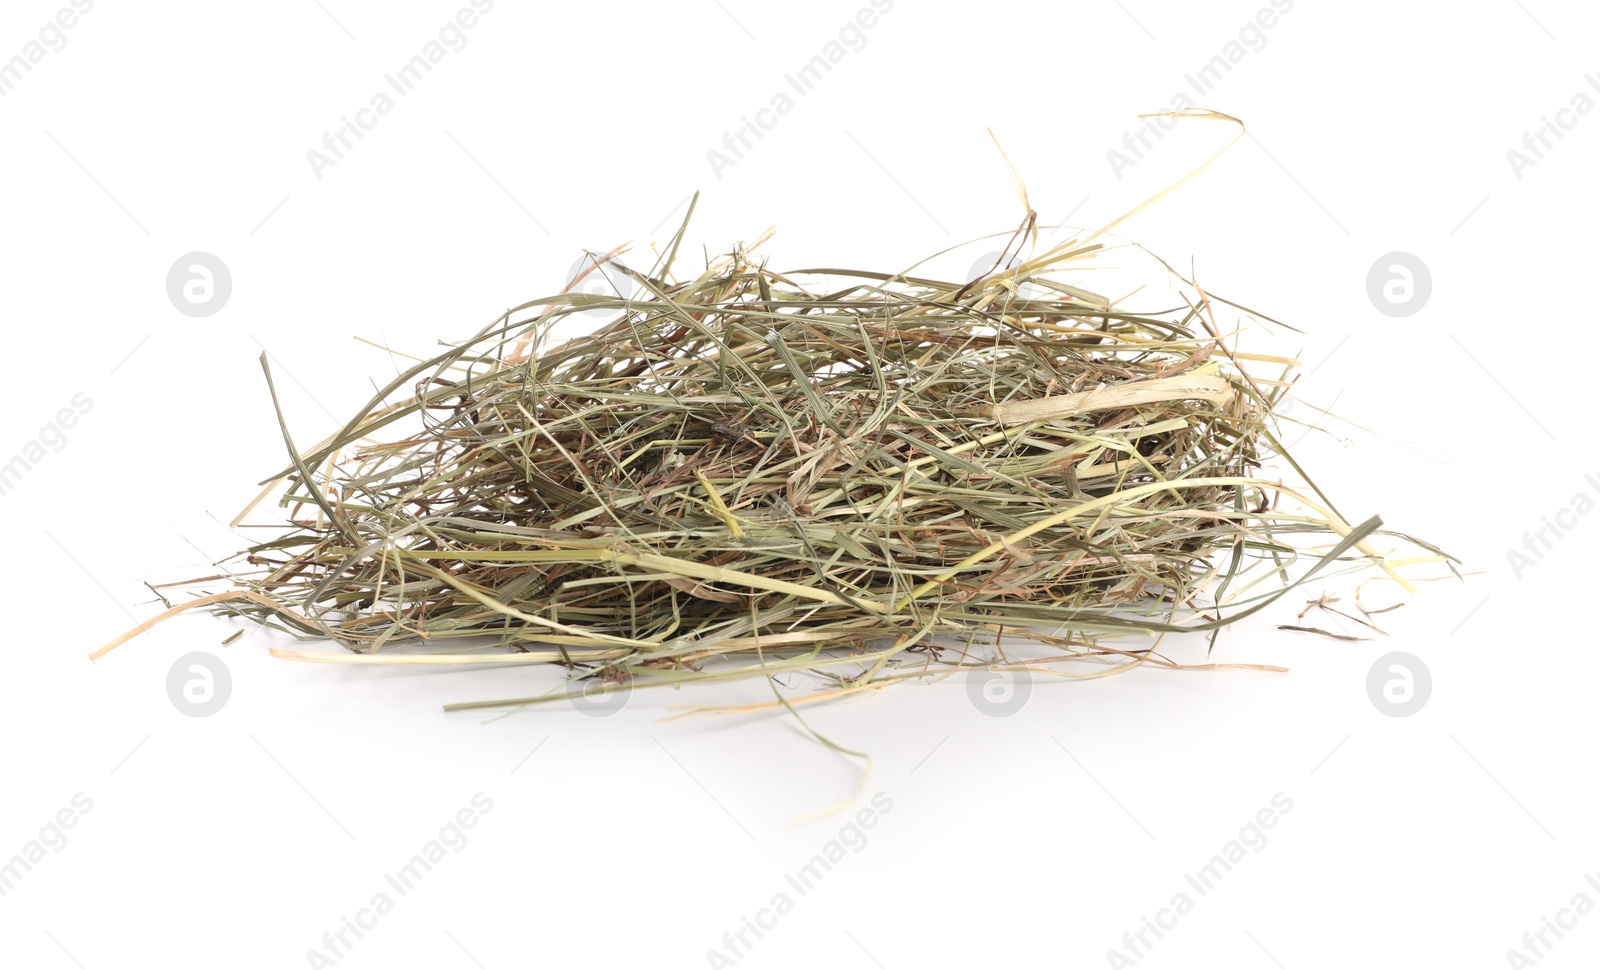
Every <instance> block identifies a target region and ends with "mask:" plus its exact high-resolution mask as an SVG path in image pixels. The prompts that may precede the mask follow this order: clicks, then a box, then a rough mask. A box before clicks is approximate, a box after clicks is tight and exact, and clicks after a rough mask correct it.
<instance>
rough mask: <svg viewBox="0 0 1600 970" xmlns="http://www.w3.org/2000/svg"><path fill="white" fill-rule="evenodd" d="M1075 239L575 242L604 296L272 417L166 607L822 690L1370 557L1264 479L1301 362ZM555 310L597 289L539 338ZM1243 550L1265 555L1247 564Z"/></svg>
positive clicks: (532, 316)
mask: <svg viewBox="0 0 1600 970" xmlns="http://www.w3.org/2000/svg"><path fill="white" fill-rule="evenodd" d="M1031 228H1032V227H1031V224H1030V225H1027V226H1025V227H1024V231H1022V232H1019V234H1018V235H1017V236H1016V237H1014V239H1013V243H1014V244H1015V245H1016V246H1018V247H1020V245H1021V243H1022V241H1023V240H1024V239H1026V238H1027V230H1028V229H1031ZM680 239H681V230H680ZM1100 248H1101V247H1100V245H1099V244H1097V243H1092V242H1087V241H1085V240H1084V239H1082V238H1080V239H1076V240H1073V241H1070V242H1068V243H1065V244H1062V245H1060V246H1057V247H1055V248H1053V249H1051V250H1049V251H1048V252H1045V253H1043V254H1041V255H1039V256H1037V257H1035V258H1031V259H1025V260H1022V259H1019V260H1016V261H1014V262H1013V264H1012V265H1010V267H1009V268H1002V267H1004V266H1006V263H1007V261H1006V260H1001V261H999V262H998V263H997V266H996V268H995V269H994V270H993V271H991V272H990V273H989V274H987V275H984V276H982V277H980V278H979V279H977V280H975V281H972V282H965V283H963V282H949V281H942V280H938V279H931V278H924V277H921V276H917V275H914V274H913V275H905V274H884V273H873V272H854V271H845V270H835V269H830V270H811V271H802V272H797V273H786V274H785V273H777V272H774V271H772V270H770V269H768V268H767V267H766V266H765V265H764V264H763V263H762V262H761V261H759V260H757V259H756V258H755V257H754V256H753V255H752V254H751V253H750V252H749V251H748V250H742V249H741V250H739V251H736V252H734V253H733V254H731V255H729V256H726V257H724V258H722V259H720V260H716V261H713V262H711V263H710V264H709V265H707V266H706V267H705V269H704V271H703V272H700V273H699V274H698V275H697V276H695V277H694V278H693V279H685V280H675V279H674V277H673V276H672V274H671V271H670V268H671V264H672V262H673V256H674V255H675V253H676V246H674V248H673V253H672V254H669V255H668V256H667V257H666V258H664V259H662V260H660V261H658V265H657V266H656V268H655V269H654V270H652V272H651V273H649V274H644V273H637V272H634V271H633V270H629V269H627V268H625V267H624V266H622V265H621V263H620V262H617V261H615V260H612V259H610V258H604V259H601V260H600V261H599V265H600V268H601V270H602V271H603V272H605V273H606V274H608V275H611V276H612V277H613V279H614V280H620V279H621V278H622V276H624V275H625V276H627V277H629V278H630V279H631V280H632V285H631V286H625V287H622V288H621V289H622V290H624V291H631V295H630V297H629V298H627V299H624V298H621V297H606V296H594V295H585V294H582V293H564V294H561V295H558V296H554V297H549V298H545V299H541V300H539V301H537V302H535V303H530V304H527V305H524V306H522V307H519V308H517V309H515V310H512V311H508V312H507V313H506V314H505V315H504V316H503V317H502V318H501V319H499V320H498V321H496V322H495V323H494V324H493V325H492V326H490V327H488V328H487V329H485V330H484V331H483V332H481V333H479V334H478V335H477V336H476V337H474V338H472V339H471V340H468V341H466V342H465V343H462V344H460V345H459V346H455V347H453V348H452V349H450V350H448V351H447V352H445V353H442V354H439V355H438V356H436V357H434V358H432V359H430V360H426V361H423V362H420V363H418V364H416V365H415V366H413V367H411V368H410V369H409V370H407V371H406V372H404V373H403V374H401V375H400V376H399V377H397V378H396V379H395V380H394V381H393V382H392V383H390V384H389V385H388V386H387V387H385V388H383V389H382V390H381V391H380V393H379V394H378V395H377V396H375V397H374V398H373V399H372V401H371V402H370V404H369V405H368V406H367V407H365V408H364V409H363V410H362V412H361V413H360V414H359V415H357V416H356V417H355V418H354V419H352V420H351V421H350V422H349V423H348V424H346V425H345V426H344V427H343V428H342V429H340V430H339V431H338V432H337V433H336V434H334V435H333V436H332V437H331V438H329V439H328V440H327V441H325V442H323V443H322V444H320V445H319V446H317V447H315V448H312V449H309V450H306V451H304V452H301V451H299V450H297V449H296V448H295V447H294V445H293V444H292V442H289V433H288V431H287V429H285V432H284V437H285V441H286V442H289V447H290V452H291V455H292V456H293V462H292V467H290V468H287V469H285V472H284V475H283V477H282V478H280V479H278V480H276V482H277V488H274V486H273V485H269V486H268V488H269V492H271V491H276V490H278V489H279V488H281V490H282V491H281V495H280V498H279V501H280V504H282V505H284V506H286V507H290V508H292V509H294V510H295V511H294V512H293V513H292V516H293V521H294V523H295V524H294V525H292V526H291V527H289V528H288V529H287V530H286V531H285V532H284V533H283V534H282V535H280V536H278V537H277V538H274V539H273V540H271V541H269V542H265V543H262V544H260V545H258V546H255V547H254V548H252V549H250V550H248V553H247V558H248V563H249V565H250V566H252V567H257V568H255V569H253V570H245V569H240V570H237V571H235V572H234V573H233V574H232V575H233V578H234V582H235V583H236V584H237V589H235V590H234V591H232V592H226V593H219V594H215V595H212V596H206V597H201V598H199V599H196V600H193V601H190V602H187V603H184V604H181V605H180V606H177V607H174V608H173V610H171V611H169V613H171V612H177V611H180V610H182V609H186V608H189V607H192V606H196V605H212V606H213V608H214V609H216V610H217V611H218V612H224V613H229V614H235V615H250V616H253V617H255V618H257V619H259V620H261V621H262V622H268V623H271V624H272V625H274V626H278V627H280V628H282V629H286V630H288V631H289V632H292V633H294V634H296V635H298V636H302V637H307V638H327V639H331V640H333V641H336V642H337V643H338V644H340V645H342V646H343V647H344V648H345V650H346V651H347V652H346V653H326V652H324V653H303V652H298V651H280V652H281V653H285V654H288V655H293V656H297V657H299V658H300V659H325V660H340V659H343V660H349V661H353V662H382V661H385V660H393V661H409V662H429V663H458V662H460V663H505V662H534V663H553V664H560V665H564V666H565V667H566V668H567V670H568V671H569V679H570V680H573V681H575V680H578V679H583V678H588V679H592V680H594V681H595V682H598V683H604V684H613V685H621V684H629V685H635V686H636V685H639V684H652V683H656V684H671V683H682V682H685V681H692V680H697V679H698V680H710V679H729V678H736V677H749V676H771V675H773V674H777V673H780V672H784V671H793V670H811V671H818V672H823V673H824V675H825V676H828V677H829V678H831V680H832V682H833V687H834V690H833V692H832V693H834V694H837V693H841V692H850V691H854V690H858V689H861V688H864V687H869V686H878V685H881V684H883V683H885V682H888V681H893V680H897V679H902V678H905V677H912V676H920V675H922V674H923V673H925V671H926V670H927V669H928V668H929V666H930V665H937V664H955V665H986V664H989V663H992V662H995V658H994V657H993V656H989V657H980V656H979V655H978V652H976V651H974V650H973V649H971V646H972V642H973V639H974V638H975V637H987V638H988V639H991V640H992V639H993V638H994V637H996V636H999V635H1001V634H1002V633H1003V634H1004V635H1005V636H1007V637H1010V636H1012V635H1017V636H1019V637H1022V638H1025V639H1029V640H1032V641H1034V642H1035V643H1037V644H1042V645H1043V647H1044V649H1045V653H1044V655H1043V656H1038V655H1035V656H1034V657H1033V658H1032V662H1034V663H1041V662H1049V661H1051V660H1063V659H1080V660H1083V659H1087V660H1091V661H1098V662H1101V663H1107V664H1111V665H1112V666H1114V667H1117V666H1128V665H1134V664H1138V663H1141V662H1160V663H1171V662H1170V661H1167V660H1164V659H1162V658H1160V657H1159V655H1157V654H1155V653H1154V652H1152V650H1151V643H1153V642H1154V641H1155V640H1156V639H1158V638H1159V637H1160V636H1162V635H1164V634H1167V633H1172V632H1185V631H1187V632H1192V631H1215V630H1216V629H1217V628H1219V627H1220V626H1222V625H1223V624H1226V623H1229V622H1232V621H1234V620H1237V619H1239V618H1240V617H1242V616H1245V615H1248V613H1250V612H1252V611H1254V610H1255V609H1259V608H1261V607H1262V606H1264V605H1265V604H1266V603H1267V602H1269V601H1270V600H1271V599H1272V598H1273V597H1275V596H1278V595H1281V594H1282V593H1283V592H1284V591H1286V590H1287V589H1288V588H1290V587H1291V585H1292V577H1297V578H1303V577H1304V576H1305V574H1306V573H1307V570H1308V568H1309V569H1311V570H1314V569H1316V568H1320V567H1322V566H1324V565H1326V564H1329V563H1339V562H1345V563H1360V564H1374V563H1376V564H1378V565H1380V566H1382V567H1383V568H1388V564H1387V563H1384V562H1382V561H1381V557H1380V556H1379V554H1378V552H1377V551H1376V550H1375V549H1374V548H1373V547H1372V546H1371V545H1369V543H1368V537H1369V536H1370V535H1371V534H1372V533H1373V532H1374V531H1375V530H1376V529H1377V527H1378V523H1377V520H1376V519H1373V520H1370V521H1368V522H1367V523H1365V524H1363V525H1361V526H1359V527H1352V526H1350V525H1349V524H1347V523H1345V522H1344V521H1343V520H1342V519H1340V518H1339V517H1338V515H1336V514H1335V513H1334V512H1333V511H1331V509H1330V508H1329V507H1326V503H1319V502H1318V501H1315V500H1312V499H1311V498H1309V497H1307V496H1306V495H1304V494H1300V493H1297V492H1294V491H1291V490H1290V489H1289V488H1288V487H1286V486H1285V485H1284V484H1282V483H1280V482H1278V481H1274V480H1271V479H1268V478H1262V477H1257V471H1258V469H1259V467H1260V465H1261V463H1262V460H1263V457H1264V455H1267V454H1270V453H1273V452H1276V451H1277V450H1278V449H1277V439H1276V437H1275V430H1274V428H1275V425H1274V420H1273V415H1272V413H1271V412H1272V406H1273V404H1274V403H1275V402H1276V401H1277V400H1278V399H1279V397H1281V395H1282V394H1283V392H1284V391H1285V389H1286V388H1287V387H1288V386H1289V384H1290V376H1291V371H1292V368H1293V363H1294V362H1293V361H1292V360H1288V359H1285V358H1275V357H1260V356H1258V357H1256V358H1254V360H1255V362H1257V363H1260V362H1268V363H1272V364H1274V365H1275V366H1281V373H1278V374H1276V375H1275V376H1274V377H1273V378H1272V379H1270V380H1265V379H1263V380H1258V379H1256V378H1255V377H1253V376H1252V375H1251V374H1249V373H1248V372H1247V371H1246V369H1245V368H1244V366H1243V364H1242V363H1241V361H1243V360H1246V359H1249V358H1248V355H1240V354H1238V353H1236V352H1234V351H1233V350H1231V349H1230V346H1229V345H1230V335H1227V334H1224V333H1223V332H1222V331H1221V330H1220V329H1219V328H1218V325H1217V323H1216V322H1215V319H1214V316H1215V315H1214V310H1215V308H1216V307H1217V306H1219V305H1221V304H1220V302H1219V301H1217V300H1215V298H1212V297H1209V296H1207V295H1206V294H1205V293H1203V292H1202V291H1200V290H1199V289H1198V288H1196V287H1193V286H1192V285H1191V286H1190V288H1189V292H1190V293H1191V294H1192V298H1191V299H1190V300H1189V301H1188V302H1187V305H1182V306H1179V307H1178V308H1176V309H1173V310H1167V311H1163V312H1151V313H1140V312H1133V311H1130V310H1125V309H1122V308H1120V307H1119V306H1117V305H1114V304H1113V302H1112V301H1110V300H1107V299H1106V298H1104V297H1102V296H1099V295H1096V294H1094V293H1091V292H1088V291H1086V290H1083V289H1080V288H1078V287H1075V286H1072V285H1068V284H1067V283H1064V282H1061V281H1059V280H1058V279H1057V278H1056V276H1057V275H1058V274H1059V272H1060V271H1061V270H1062V269H1063V268H1065V267H1069V266H1071V265H1073V264H1076V263H1078V262H1079V261H1082V260H1086V259H1089V258H1091V257H1092V256H1094V254H1095V253H1096V251H1097V250H1099V249H1100ZM1008 252H1009V250H1008ZM1228 307H1229V309H1230V312H1232V306H1231V305H1228ZM580 313H581V314H584V315H585V316H588V315H592V314H595V313H602V314H605V315H607V317H608V319H607V321H606V322H605V323H604V324H603V325H601V326H599V327H598V329H596V330H594V331H593V332H592V333H589V334H588V335H585V336H580V337H577V338H576V339H571V340H568V341H565V342H559V343H557V342H554V341H552V340H551V337H550V334H551V331H552V330H553V329H554V328H556V327H558V326H559V325H561V324H563V322H564V321H568V320H569V318H572V316H573V315H574V314H580ZM263 366H264V367H265V361H264V360H263ZM268 379H269V383H270V379H271V375H270V373H269V374H268ZM285 482H286V483H287V487H286V488H285V487H283V484H284V483H285ZM264 494H266V493H264ZM1280 499H1288V500H1287V501H1280ZM1308 551H1314V554H1313V555H1309V556H1308V555H1307V553H1308ZM1296 562H1299V563H1300V567H1299V568H1298V569H1296V568H1295V563H1296ZM1253 566H1261V567H1263V568H1262V569H1261V570H1257V572H1258V573H1260V572H1264V573H1265V575H1266V578H1267V579H1268V580H1269V581H1268V582H1264V583H1260V582H1258V583H1255V584H1251V583H1249V582H1240V580H1239V577H1240V575H1241V574H1243V573H1246V572H1249V571H1250V570H1251V569H1252V567H1253ZM1230 586H1231V587H1233V589H1232V591H1231V593H1230V595H1229V598H1227V599H1224V597H1223V594H1224V593H1229V591H1230ZM423 641H425V642H426V645H427V650H426V651H425V652H424V653H422V654H421V655H419V654H417V653H416V651H414V650H410V651H408V650H406V649H397V648H400V647H401V645H403V644H406V643H408V642H423ZM118 642H120V641H118ZM963 643H965V645H963ZM113 645H115V644H113ZM107 649H109V648H107ZM559 689H560V688H559V686H558V688H557V690H556V691H553V692H552V694H551V695H550V696H560V694H559V692H558V691H559ZM539 699H543V698H518V699H517V700H515V701H499V702H488V703H525V702H529V701H533V700H539ZM460 706H476V705H460Z"/></svg>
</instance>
